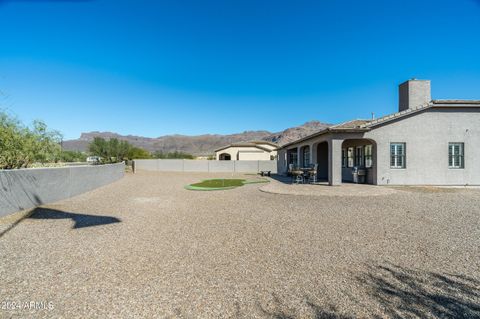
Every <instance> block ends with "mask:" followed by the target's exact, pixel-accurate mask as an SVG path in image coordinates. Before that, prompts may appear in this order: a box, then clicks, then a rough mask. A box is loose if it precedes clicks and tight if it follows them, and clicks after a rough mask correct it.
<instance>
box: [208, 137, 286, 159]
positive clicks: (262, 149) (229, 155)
mask: <svg viewBox="0 0 480 319" xmlns="http://www.w3.org/2000/svg"><path fill="white" fill-rule="evenodd" d="M277 149H278V145H276V144H274V143H270V142H265V141H252V142H245V143H234V144H230V145H228V146H224V147H221V148H219V149H216V150H215V157H216V160H217V161H269V160H274V159H276V156H277Z"/></svg>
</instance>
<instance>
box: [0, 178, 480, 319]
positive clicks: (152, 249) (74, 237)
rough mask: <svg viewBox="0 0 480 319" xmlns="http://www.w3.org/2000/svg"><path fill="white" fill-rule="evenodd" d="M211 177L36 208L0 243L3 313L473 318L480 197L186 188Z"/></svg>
mask: <svg viewBox="0 0 480 319" xmlns="http://www.w3.org/2000/svg"><path fill="white" fill-rule="evenodd" d="M219 176H221V175H220V174H217V175H214V174H209V175H206V174H184V173H142V172H140V173H137V174H135V175H131V174H129V175H127V176H126V177H125V178H123V179H122V180H120V181H118V182H115V183H113V184H111V185H108V186H105V187H102V188H100V189H97V190H95V191H92V192H89V193H86V194H84V195H81V196H77V197H74V198H71V199H69V200H65V201H61V202H57V203H55V204H52V205H48V206H45V207H44V208H41V209H37V211H36V212H35V213H34V214H33V215H32V216H31V217H30V218H27V219H25V220H23V221H22V222H21V223H19V224H18V225H16V226H15V227H14V228H12V229H11V230H9V231H8V232H6V233H4V234H3V235H2V236H1V237H0V280H1V285H0V302H1V303H2V304H0V306H2V308H1V309H0V318H9V317H13V318H17V317H18V318H24V317H35V318H37V317H52V318H96V317H101V318H170V317H179V318H225V317H231V318H255V317H258V318H370V317H375V318H383V317H397V318H399V317H422V318H427V317H443V318H462V317H463V318H475V317H477V318H479V317H480V248H479V247H480V191H479V190H460V189H458V190H457V189H455V190H454V189H452V190H450V189H448V190H442V191H428V190H426V191H418V189H415V190H412V191H410V190H408V189H407V190H406V191H405V190H401V191H397V192H394V193H391V194H390V193H389V194H387V195H382V196H371V197H370V196H363V197H358V196H357V197H356V196H343V197H342V196H293V195H278V194H270V193H265V192H261V191H259V188H260V187H262V186H264V185H262V184H252V185H246V186H243V187H240V188H237V189H233V190H228V191H215V192H199V191H188V190H185V189H184V188H183V186H184V185H186V184H189V183H192V182H197V181H200V180H201V179H204V178H208V177H219ZM231 176H232V175H231V174H228V175H225V177H231ZM246 177H247V178H251V177H252V176H246ZM312 187H315V186H312ZM30 301H33V302H38V303H40V302H44V304H38V305H37V309H34V308H35V305H34V306H33V307H32V306H29V307H26V309H14V310H12V309H5V308H9V307H8V305H10V306H11V305H12V302H16V303H19V304H21V305H25V303H27V302H30ZM48 302H50V304H48ZM45 304H48V305H49V307H44V308H47V309H42V305H45ZM10 308H11V307H10ZM38 308H40V309H38Z"/></svg>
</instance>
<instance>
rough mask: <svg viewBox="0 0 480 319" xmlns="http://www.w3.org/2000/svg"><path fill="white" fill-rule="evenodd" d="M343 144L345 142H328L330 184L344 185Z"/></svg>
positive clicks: (335, 140)
mask: <svg viewBox="0 0 480 319" xmlns="http://www.w3.org/2000/svg"><path fill="white" fill-rule="evenodd" d="M342 143H343V140H339V139H331V140H330V141H329V142H328V184H329V185H330V186H335V185H341V184H342Z"/></svg>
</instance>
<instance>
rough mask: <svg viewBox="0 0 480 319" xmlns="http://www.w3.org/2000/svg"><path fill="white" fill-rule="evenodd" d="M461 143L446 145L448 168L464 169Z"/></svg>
mask: <svg viewBox="0 0 480 319" xmlns="http://www.w3.org/2000/svg"><path fill="white" fill-rule="evenodd" d="M463 153H464V145H463V143H448V167H449V168H464V164H465V163H464V154H463Z"/></svg>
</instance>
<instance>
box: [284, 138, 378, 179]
mask: <svg viewBox="0 0 480 319" xmlns="http://www.w3.org/2000/svg"><path fill="white" fill-rule="evenodd" d="M337 130H338V129H337ZM321 133H323V134H319V135H318V136H311V137H307V138H305V139H303V140H299V141H298V142H295V143H291V144H288V145H286V146H284V149H283V150H281V151H279V172H280V173H283V174H286V175H289V174H290V173H291V170H292V168H307V167H316V182H317V183H320V184H321V183H322V182H323V183H328V185H331V186H333V185H341V184H342V183H352V182H360V183H365V184H376V179H377V176H376V175H377V174H376V153H377V147H376V143H375V141H374V140H372V139H369V138H365V137H364V136H363V132H348V133H347V132H341V133H340V132H339V133H337V131H335V133H336V134H333V132H332V131H327V132H321ZM354 169H356V170H357V173H358V175H357V176H354V174H353V173H352V172H353V170H354Z"/></svg>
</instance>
